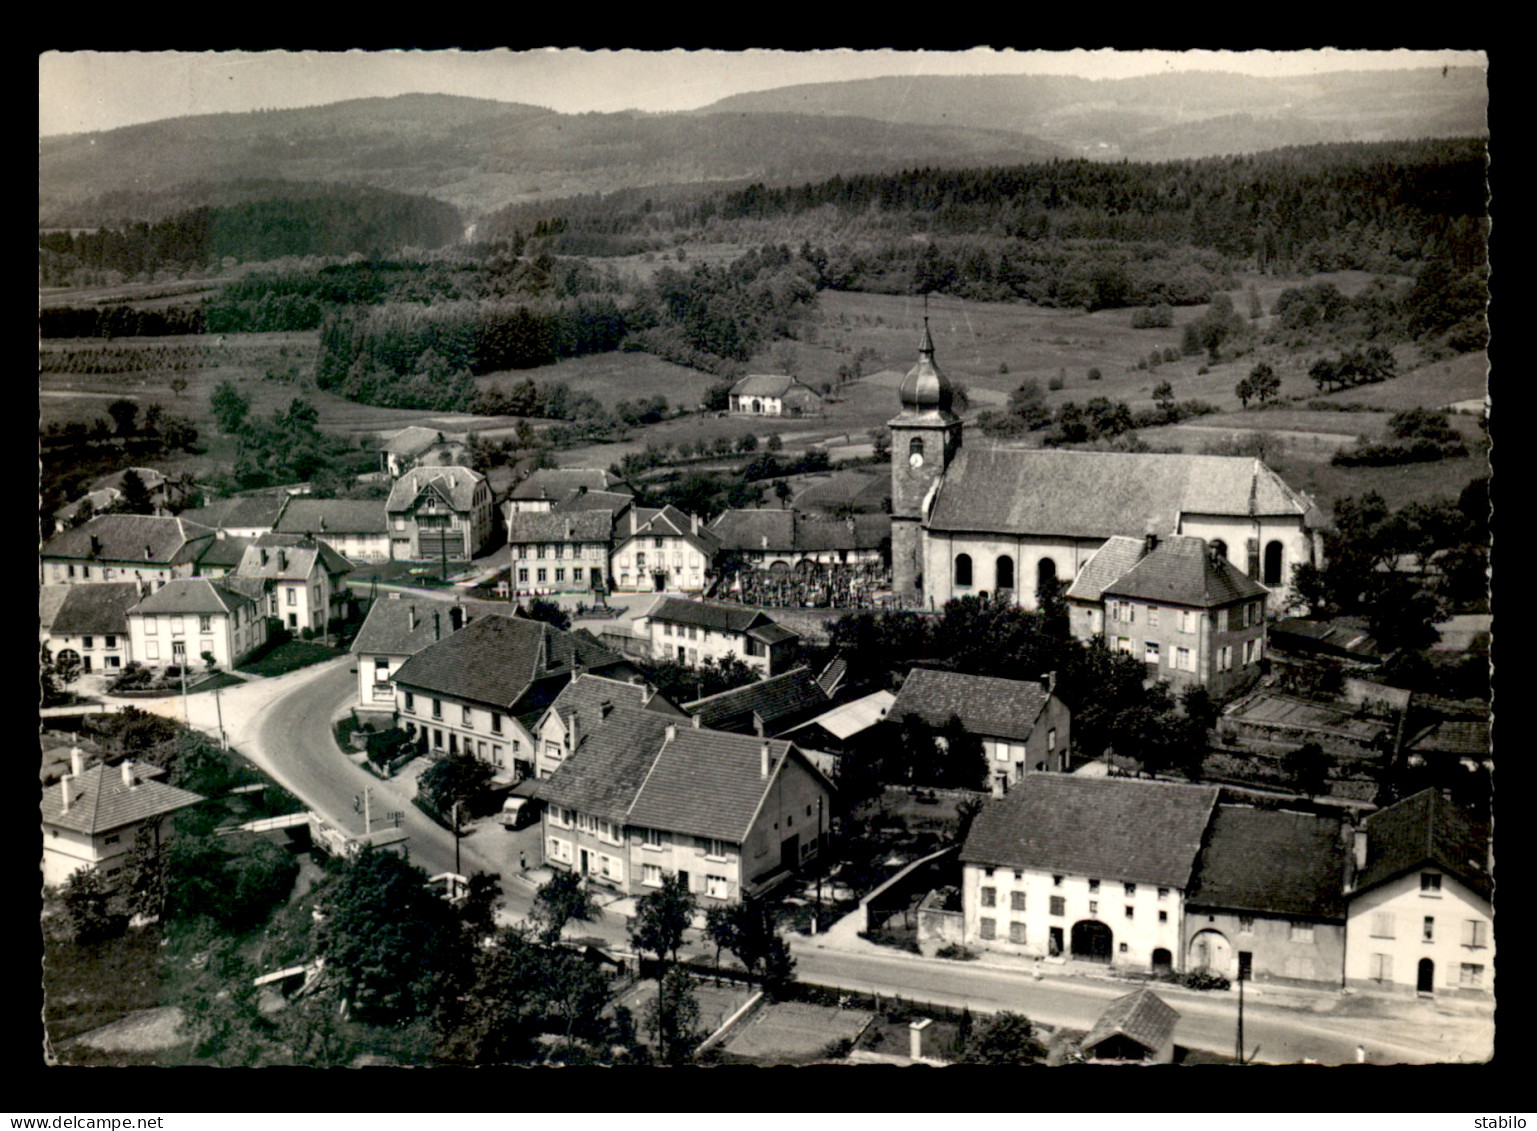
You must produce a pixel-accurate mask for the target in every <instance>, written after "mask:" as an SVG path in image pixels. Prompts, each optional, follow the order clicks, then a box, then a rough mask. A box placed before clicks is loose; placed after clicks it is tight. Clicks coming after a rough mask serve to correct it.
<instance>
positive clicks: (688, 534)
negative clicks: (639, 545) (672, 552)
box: [615, 505, 720, 558]
mask: <svg viewBox="0 0 1537 1131" xmlns="http://www.w3.org/2000/svg"><path fill="white" fill-rule="evenodd" d="M632 522H633V523H634V529H633V530H632V529H631V523H632ZM666 537H681V538H682V539H683V540H684V541H685V542H687V543H688V544H689V545H690V546H692V547H694V549H696V550H698V551H699V552H700V553H701V554H703V555H704V556H705V557H707V558H713V557H714V556H715V555H716V553H718V552H719V550H720V539H719V538H717V537H716V536H715V534H714V532H712V531H711V530H710V528H709V527H708V526H706V525H704V524H703V523H700V524H699V529H698V530H695V529H694V522H693V519H691V518H690V517H689V516H688V515H686V514H684V513H683V512H682V511H680V510H679V509H678V508H677V507H675V506H671V505H668V506H665V507H663V508H662V509H661V510H652V509H651V508H649V507H635V508H634V509H632V510H631V511H630V517H629V518H628V519H626V520H625V521H624V522H622V523H620V524H619V529H618V530H617V531H616V532H615V538H616V540H617V542H618V543H619V545H621V546H622V545H624V544H625V543H626V542H629V541H631V540H632V539H635V538H666Z"/></svg>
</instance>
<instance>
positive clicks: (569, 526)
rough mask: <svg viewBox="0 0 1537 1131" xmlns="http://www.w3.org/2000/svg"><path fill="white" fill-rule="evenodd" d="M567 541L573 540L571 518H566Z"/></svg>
mask: <svg viewBox="0 0 1537 1131" xmlns="http://www.w3.org/2000/svg"><path fill="white" fill-rule="evenodd" d="M566 541H567V542H569V541H571V520H570V519H569V518H568V519H566Z"/></svg>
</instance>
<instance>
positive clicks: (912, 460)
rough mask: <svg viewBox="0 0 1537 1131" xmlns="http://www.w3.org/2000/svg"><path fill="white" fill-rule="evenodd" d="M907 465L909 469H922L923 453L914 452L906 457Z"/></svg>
mask: <svg viewBox="0 0 1537 1131" xmlns="http://www.w3.org/2000/svg"><path fill="white" fill-rule="evenodd" d="M907 464H908V466H909V467H913V468H919V467H922V466H923V453H922V452H914V453H913V454H912V455H910V456H908V457H907Z"/></svg>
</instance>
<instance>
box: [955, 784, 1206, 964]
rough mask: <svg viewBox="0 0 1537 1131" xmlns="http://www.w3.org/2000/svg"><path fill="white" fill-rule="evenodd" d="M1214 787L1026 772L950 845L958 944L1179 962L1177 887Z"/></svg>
mask: <svg viewBox="0 0 1537 1131" xmlns="http://www.w3.org/2000/svg"><path fill="white" fill-rule="evenodd" d="M1219 794H1220V790H1218V789H1217V788H1215V787H1212V786H1203V785H1176V784H1173V783H1169V782H1155V781H1144V780H1141V779H1136V778H1084V777H1079V776H1076V775H1073V774H1052V773H1027V774H1026V775H1025V776H1024V778H1023V779H1022V780H1021V781H1020V782H1019V783H1018V784H1017V785H1015V787H1014V788H1013V789H1011V790H1010V791H1009V793H1008V794H1007V796H1004V797H997V798H993V799H992V800H990V801H987V802H985V803H984V804H983V807H982V811H981V812H980V813H978V814H977V817H976V819H975V821H973V822H972V826H971V830H970V832H969V833H968V834H967V837H966V842H965V844H964V846H963V847H962V848H961V854H960V861H961V868H962V886H961V907H962V919H963V923H962V932H963V940H964V942H965V944H966V945H967V946H979V947H982V948H984V949H991V950H1000V951H1006V952H1009V953H1013V954H1021V955H1030V956H1034V957H1063V958H1071V959H1073V960H1075V961H1082V962H1094V963H1105V964H1109V965H1113V966H1121V967H1128V968H1131V969H1136V970H1145V971H1160V970H1175V971H1178V970H1181V969H1183V965H1182V962H1183V948H1182V946H1181V941H1182V938H1183V933H1184V903H1185V893H1186V892H1187V891H1188V889H1189V887H1190V883H1191V880H1192V878H1193V876H1194V872H1195V866H1196V860H1197V858H1198V857H1199V855H1200V852H1201V847H1202V841H1203V838H1204V836H1205V832H1206V828H1207V826H1208V825H1209V824H1210V821H1211V816H1212V811H1213V810H1214V809H1215V808H1216V805H1217V799H1218V796H1219Z"/></svg>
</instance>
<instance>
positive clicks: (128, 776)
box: [122, 758, 139, 789]
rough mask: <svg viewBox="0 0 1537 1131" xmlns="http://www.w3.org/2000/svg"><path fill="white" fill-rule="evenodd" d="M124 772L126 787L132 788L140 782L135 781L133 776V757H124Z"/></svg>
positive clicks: (124, 785)
mask: <svg viewBox="0 0 1537 1131" xmlns="http://www.w3.org/2000/svg"><path fill="white" fill-rule="evenodd" d="M122 772H123V788H124V789H132V788H134V786H136V785H138V784H139V783H138V782H136V781H134V778H133V761H132V760H131V759H128V758H124V759H123V765H122Z"/></svg>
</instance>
